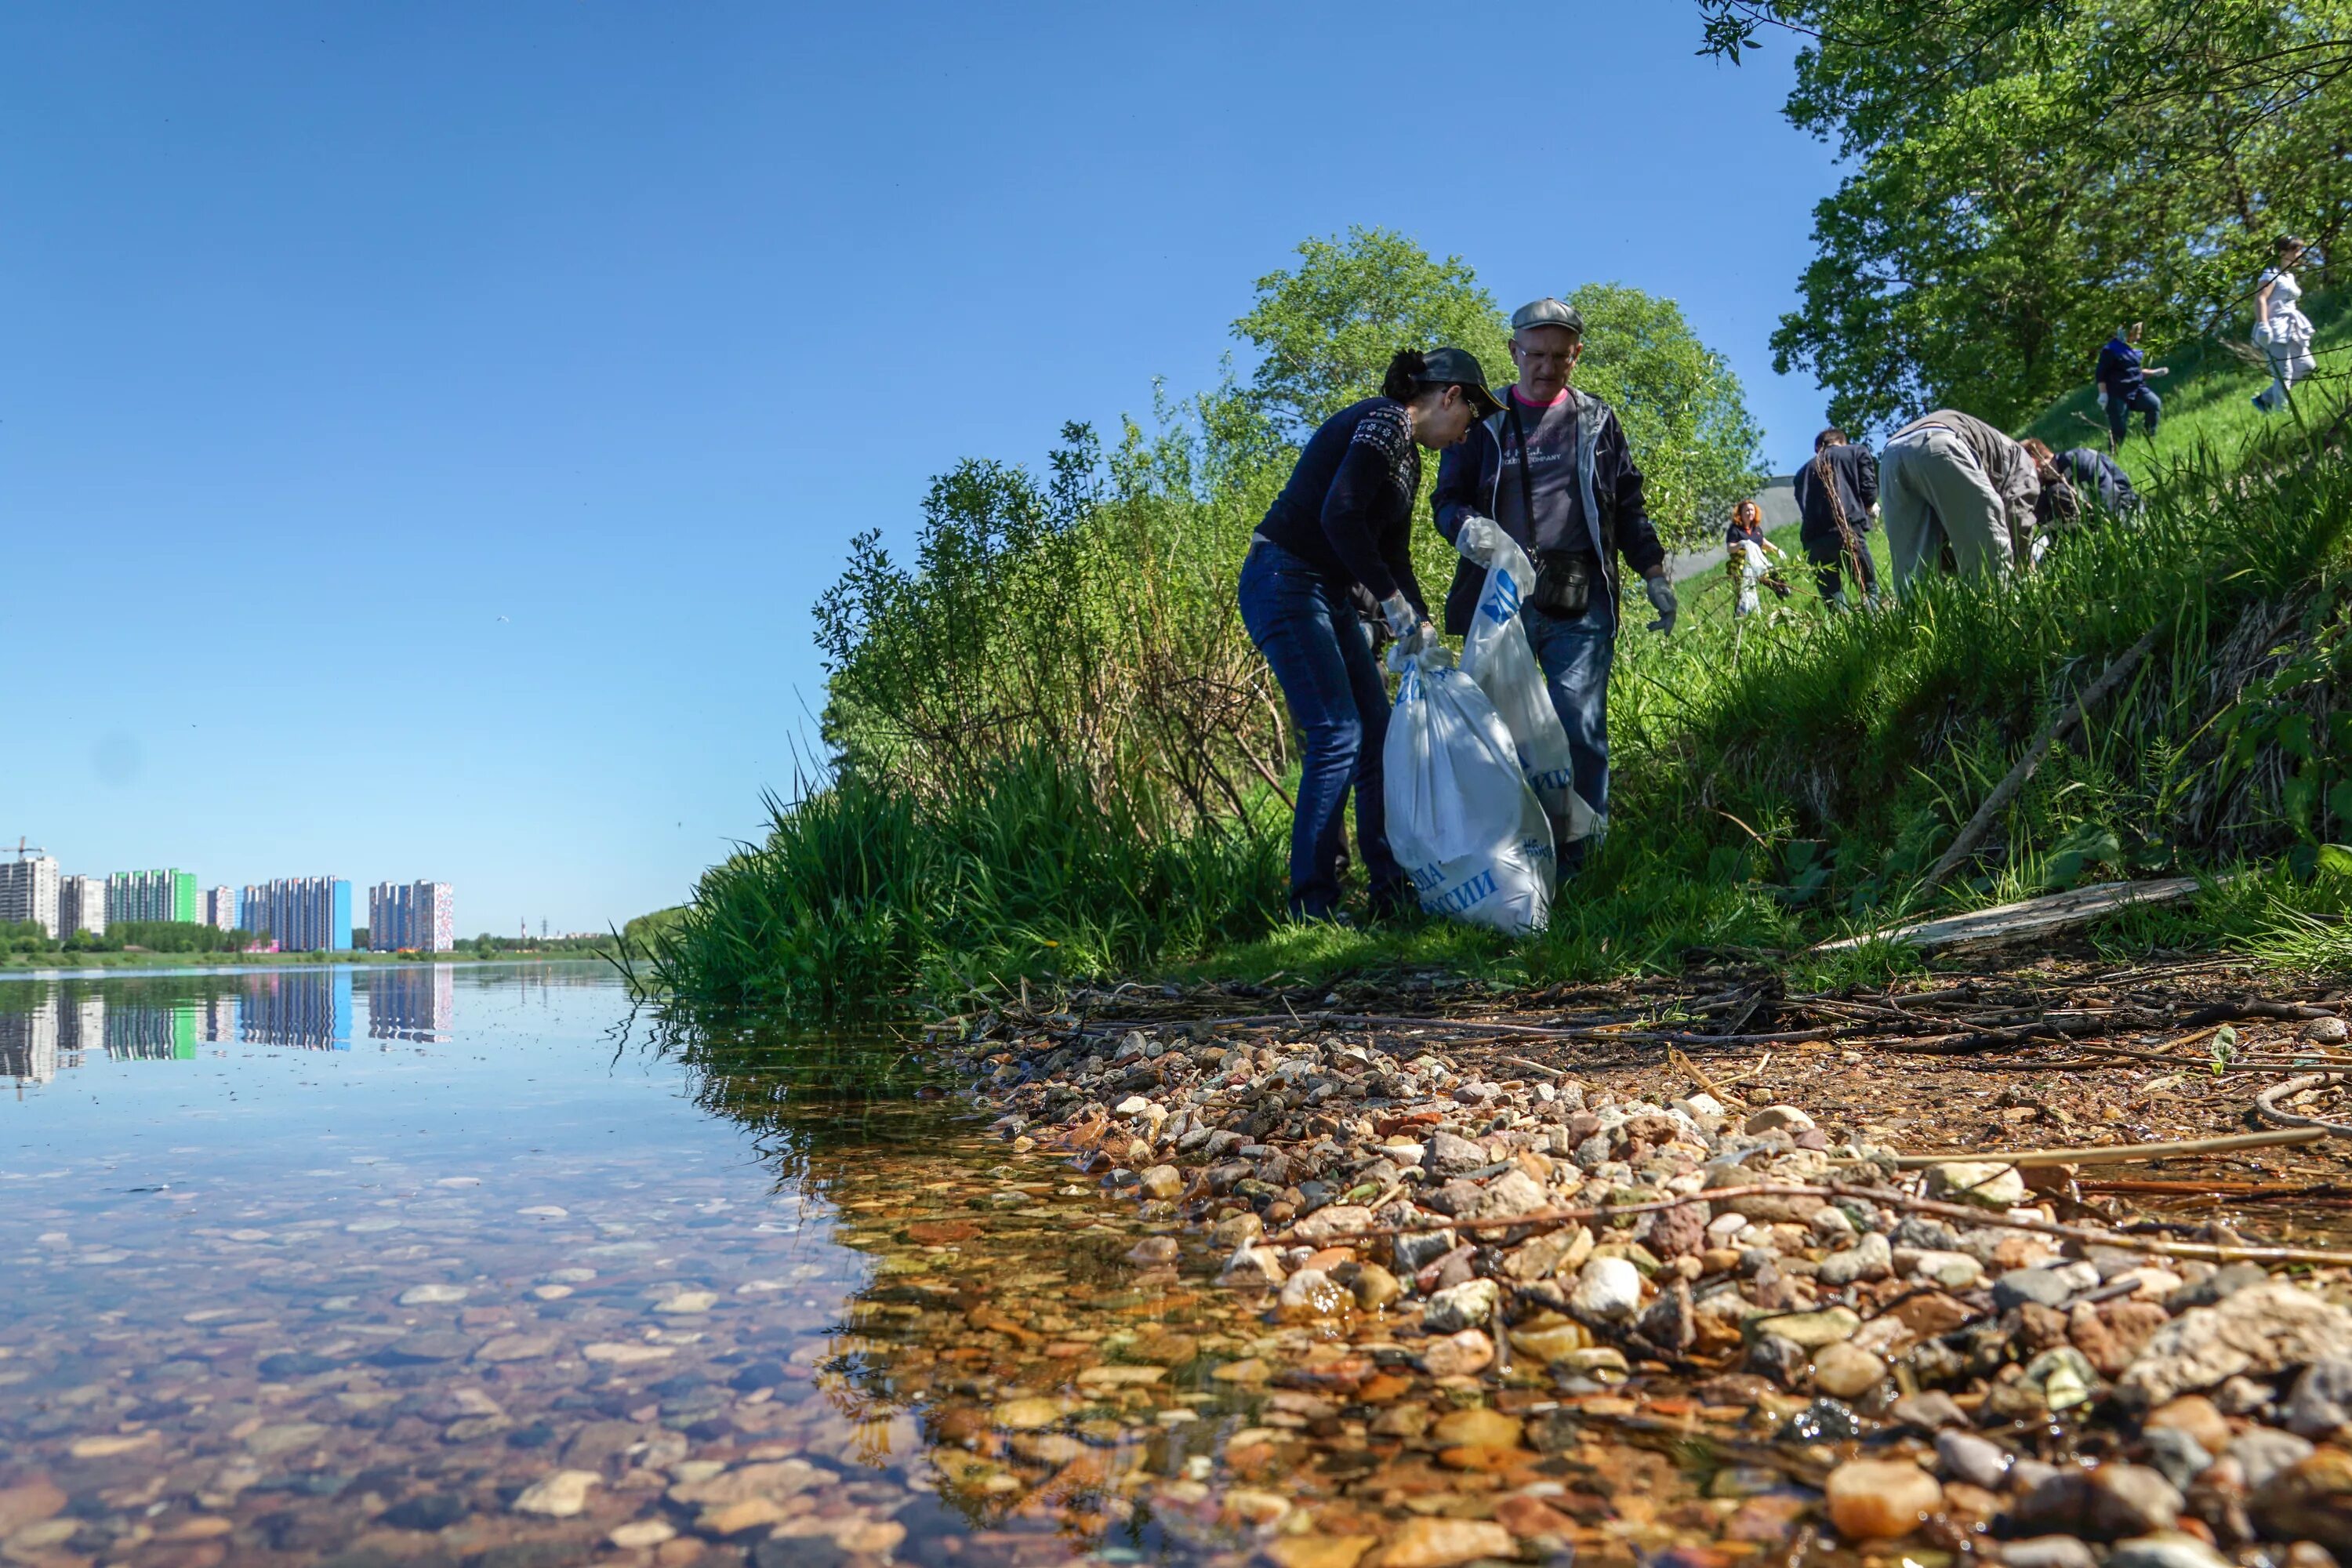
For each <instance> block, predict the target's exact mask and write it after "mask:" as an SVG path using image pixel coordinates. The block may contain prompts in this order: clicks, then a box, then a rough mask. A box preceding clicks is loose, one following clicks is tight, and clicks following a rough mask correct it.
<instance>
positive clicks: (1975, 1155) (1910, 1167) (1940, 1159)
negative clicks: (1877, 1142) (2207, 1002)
mask: <svg viewBox="0 0 2352 1568" xmlns="http://www.w3.org/2000/svg"><path fill="white" fill-rule="evenodd" d="M2327 1135H2328V1131H2327V1129H2326V1128H2325V1127H2291V1128H2288V1129H2286V1130H2285V1131H2279V1132H2232V1133H2230V1134H2228V1135H2227V1136H2225V1137H2221V1138H2194V1139H2190V1140H2189V1141H2188V1142H2181V1143H2106V1144H2092V1145H2090V1146H2087V1147H2084V1148H2080V1149H2020V1150H2018V1151H2017V1152H2014V1153H2002V1152H1982V1153H1980V1152H1977V1151H1975V1150H1966V1149H1964V1150H1958V1151H1955V1152H1952V1153H1949V1154H1898V1155H1896V1156H1895V1165H1896V1166H1897V1167H1898V1168H1900V1169H1902V1170H1906V1171H1917V1170H1924V1169H1925V1168H1927V1166H1929V1165H1943V1164H1948V1163H1951V1162H1953V1161H1955V1160H1965V1161H1968V1162H1969V1163H1976V1162H1978V1161H1983V1162H1986V1163H1993V1164H2001V1165H2015V1166H2017V1167H2018V1168H2019V1169H2020V1170H2030V1169H2032V1168H2033V1167H2035V1166H2038V1165H2130V1164H2137V1163H2139V1162H2141V1161H2144V1160H2176V1159H2184V1158H2186V1157H2188V1156H2189V1155H2193V1154H2225V1153H2228V1152H2231V1150H2234V1149H2270V1148H2275V1147H2277V1146H2279V1145H2281V1144H2285V1143H2311V1142H2317V1141H2318V1140H2319V1139H2322V1138H2325V1137H2326V1136H2327Z"/></svg>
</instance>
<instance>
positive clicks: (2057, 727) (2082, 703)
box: [1921, 626, 2164, 888]
mask: <svg viewBox="0 0 2352 1568" xmlns="http://www.w3.org/2000/svg"><path fill="white" fill-rule="evenodd" d="M2163 629H2164V628H2163V627H2161V626H2151V627H2150V628H2149V629H2148V631H2147V635H2146V636H2144V637H2141V638H2140V639H2139V641H2137V642H2136V643H2134V644H2132V645H2131V647H2127V648H2126V649H2124V651H2123V652H2121V653H2119V654H2117V655H2116V657H2115V658H2113V659H2111V660H2110V661H2108V664H2107V668H2105V669H2104V670H2102V671H2100V673H2099V679H2096V680H2095V681H2093V682H2091V685H2090V689H2088V690H2086V691H2084V693H2083V694H2082V695H2081V696H2080V697H2078V698H2076V699H2075V700H2074V701H2072V702H2069V703H2067V704H2066V706H2065V707H2063V709H2061V710H2059V711H2058V712H2057V713H2055V714H2053V715H2052V717H2051V720H2050V721H2049V722H2048V723H2046V724H2044V725H2042V732H2041V733H2040V734H2038V735H2036V736H2034V737H2033V742H2032V744H2031V745H2029V746H2027V747H2026V748H2025V755H2023V756H2021V757H2020V758H2018V760H2017V765H2016V766H2015V767H2013V768H2011V769H2010V770H2009V775H2008V776H2007V777H2006V778H2004V779H2002V780H2001V781H2000V783H1999V784H1995V785H1993V790H1992V793H1991V794H1990V795H1987V796H1985V798H1984V804H1983V805H1979V806H1978V807H1977V814H1976V815H1975V816H1971V817H1969V821H1968V826H1965V827H1963V828H1961V829H1960V833H1959V837H1957V838H1955V839H1953V840H1952V847H1950V848H1949V849H1947V850H1945V851H1944V858H1942V859H1940V860H1938V861H1937V862H1936V865H1935V868H1934V869H1933V870H1931V871H1929V872H1928V873H1927V880H1926V881H1925V882H1924V883H1922V884H1921V886H1922V887H1923V888H1933V887H1935V886H1936V885H1937V883H1939V882H1941V881H1942V880H1943V879H1945V878H1947V877H1948V876H1950V875H1951V874H1952V870H1953V868H1955V867H1957V866H1958V865H1959V863H1960V862H1961V861H1963V860H1965V859H1967V858H1969V854H1970V853H1971V852H1972V851H1973V850H1974V849H1975V848H1976V847H1977V845H1978V844H1979V842H1980V841H1982V839H1983V838H1984V836H1985V834H1986V833H1987V832H1989V831H1990V829H1991V827H1992V824H1993V819H1994V818H1995V817H1997V816H2000V814H2001V811H2002V809H2003V808H2004V807H2006V806H2007V805H2009V803H2010V802H2011V801H2012V800H2014V799H2016V798H2017V792H2018V791H2019V790H2021V789H2023V788H2024V787H2025V781H2026V780H2028V779H2030V778H2032V776H2033V772H2034V770H2035V769H2036V768H2039V767H2040V766H2041V765H2042V758H2043V757H2045V756H2047V755H2049V754H2050V748H2051V747H2052V746H2053V745H2056V744H2057V743H2058V742H2059V741H2060V740H2062V739H2063V738H2064V737H2065V736H2066V735H2068V734H2070V733H2072V732H2073V731H2074V726H2075V725H2077V724H2079V723H2081V722H2082V721H2083V720H2084V716H2085V715H2087V714H2088V713H2089V712H2090V710H2092V709H2093V708H2095V707H2096V706H2097V705H2098V704H2099V703H2101V702H2103V701H2105V700H2106V696H2107V693H2109V692H2111V691H2113V690H2114V689H2116V687H2118V686H2120V685H2122V684H2123V681H2124V678H2125V677H2126V676H2127V675H2129V674H2130V673H2131V672H2132V669H2133V667H2134V666H2136V665H2137V664H2138V663H2139V661H2140V660H2141V659H2143V658H2147V651H2148V649H2150V648H2152V647H2155V646H2156V639H2157V635H2158V633H2159V632H2161V631H2162V630H2163Z"/></svg>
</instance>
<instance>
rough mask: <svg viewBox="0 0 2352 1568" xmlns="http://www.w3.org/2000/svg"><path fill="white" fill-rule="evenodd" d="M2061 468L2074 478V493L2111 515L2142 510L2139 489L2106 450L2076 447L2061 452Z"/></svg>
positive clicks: (2069, 477)
mask: <svg viewBox="0 0 2352 1568" xmlns="http://www.w3.org/2000/svg"><path fill="white" fill-rule="evenodd" d="M2058 469H2059V472H2061V473H2063V474H2064V475H2065V476H2066V477H2067V479H2070V480H2072V481H2073V482H2074V493H2075V494H2077V495H2079V496H2081V497H2082V498H2083V499H2084V500H2085V501H2087V502H2089V503H2090V504H2091V505H2093V506H2095V507H2097V508H2098V509H2099V510H2102V511H2104V512H2105V513H2106V514H2107V515H2108V516H2110V517H2129V516H2130V515H2131V514H2132V513H2134V512H2136V511H2137V510H2139V508H2140V499H2139V491H2137V489H2133V488H2132V482H2131V476H2130V475H2129V474H2126V473H2125V472H2124V469H2123V465H2122V464H2121V463H2118V462H2116V460H2115V459H2114V458H2110V457H2108V456H2107V455H2106V454H2105V452H2099V451H2094V450H2093V449H2092V448H2090V447H2074V448H2072V449H2070V450H2068V451H2063V452H2061V453H2059V454H2058Z"/></svg>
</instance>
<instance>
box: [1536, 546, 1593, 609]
mask: <svg viewBox="0 0 2352 1568" xmlns="http://www.w3.org/2000/svg"><path fill="white" fill-rule="evenodd" d="M1593 566H1594V562H1593V559H1592V556H1591V552H1588V551H1583V550H1545V551H1539V552H1537V555H1536V589H1535V592H1534V593H1533V594H1532V595H1528V604H1530V605H1533V606H1534V607H1535V608H1537V609H1538V610H1541V611H1542V612H1543V613H1544V614H1545V615H1547V616H1559V617H1560V618H1561V619H1563V620H1574V619H1575V618H1576V617H1577V616H1580V615H1582V614H1584V612H1585V610H1586V609H1587V608H1588V607H1590V606H1591V603H1592V578H1593Z"/></svg>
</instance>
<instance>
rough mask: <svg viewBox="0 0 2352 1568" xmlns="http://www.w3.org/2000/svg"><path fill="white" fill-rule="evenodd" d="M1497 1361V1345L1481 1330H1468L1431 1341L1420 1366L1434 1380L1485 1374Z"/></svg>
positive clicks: (1425, 1346)
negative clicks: (1434, 1378) (1436, 1378)
mask: <svg viewBox="0 0 2352 1568" xmlns="http://www.w3.org/2000/svg"><path fill="white" fill-rule="evenodd" d="M1494 1359H1495V1342H1494V1341H1492V1340H1490V1339H1488V1338H1487V1337H1486V1333H1485V1331H1482V1330H1479V1329H1465V1330H1463V1331H1461V1332H1460V1333H1458V1334H1447V1335H1445V1336H1444V1338H1442V1339H1434V1340H1432V1341H1430V1342H1428V1343H1427V1344H1426V1345H1423V1347H1422V1352H1421V1364H1422V1366H1423V1368H1424V1369H1425V1370H1426V1371H1427V1372H1428V1373H1429V1375H1430V1376H1432V1377H1470V1376H1475V1374H1477V1373H1482V1372H1484V1371H1486V1368H1487V1367H1488V1366H1489V1365H1490V1364H1492V1363H1493V1362H1494Z"/></svg>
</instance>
